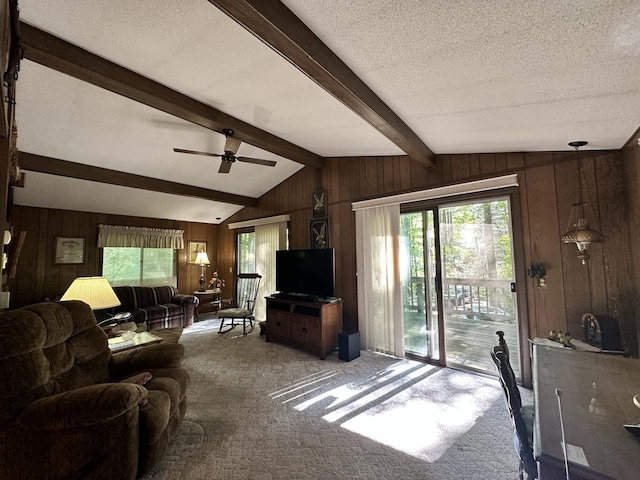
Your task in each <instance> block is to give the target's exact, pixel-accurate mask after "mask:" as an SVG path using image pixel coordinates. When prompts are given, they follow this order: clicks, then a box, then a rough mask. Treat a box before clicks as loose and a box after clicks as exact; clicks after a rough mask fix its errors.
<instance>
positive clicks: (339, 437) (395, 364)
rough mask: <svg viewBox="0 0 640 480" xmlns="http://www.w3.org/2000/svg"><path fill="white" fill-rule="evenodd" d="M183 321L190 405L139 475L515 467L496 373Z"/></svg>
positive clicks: (457, 474) (316, 475) (474, 475)
mask: <svg viewBox="0 0 640 480" xmlns="http://www.w3.org/2000/svg"><path fill="white" fill-rule="evenodd" d="M217 327H218V321H217V320H215V319H211V320H205V321H201V322H198V323H196V324H195V325H194V326H193V327H192V328H190V329H188V330H185V333H184V334H183V336H182V338H181V340H180V341H181V343H183V344H184V346H185V348H186V355H185V359H184V362H183V365H184V366H185V367H186V368H187V369H188V370H189V372H190V374H191V387H190V389H189V393H188V401H189V405H188V408H187V414H186V416H185V419H184V421H183V423H182V425H181V427H180V429H179V431H178V432H177V435H176V436H175V437H174V439H173V440H172V442H171V444H170V445H169V447H168V449H167V452H166V453H165V455H164V457H163V459H162V460H161V462H160V463H159V464H158V465H157V466H156V467H155V468H154V469H153V471H152V472H150V473H149V474H148V475H147V476H146V477H145V478H147V479H181V480H187V479H243V480H244V479H256V480H257V479H260V480H275V479H285V478H286V479H300V480H302V479H340V480H343V479H376V480H397V479H406V480H410V479H439V480H440V479H442V480H444V479H451V480H454V479H455V480H461V479H474V480H478V479H500V480H501V479H515V478H517V476H518V463H517V457H516V454H515V451H514V449H513V441H512V430H511V425H510V422H509V418H508V416H507V411H506V406H505V403H504V398H503V393H502V390H501V389H500V387H499V385H498V381H497V379H493V378H487V377H483V376H478V375H472V374H468V373H464V372H460V371H456V370H452V369H441V368H438V367H434V366H430V365H425V364H422V363H418V362H413V361H408V360H399V359H396V358H391V357H386V356H381V355H375V354H372V353H369V352H362V356H361V357H360V358H358V359H355V360H353V361H352V362H343V361H341V360H339V359H338V356H337V353H334V354H331V355H329V357H328V358H327V359H326V360H324V361H322V360H319V359H318V358H317V357H314V356H313V355H311V354H308V353H305V352H304V351H301V350H297V349H294V348H291V347H287V346H284V345H279V344H276V343H266V342H265V340H264V337H261V336H259V335H258V328H257V327H256V328H255V329H254V330H253V331H252V332H251V333H250V334H249V335H247V336H242V335H241V332H242V329H241V328H238V327H236V328H235V329H234V330H232V331H230V332H227V333H225V334H222V335H220V334H218V333H217Z"/></svg>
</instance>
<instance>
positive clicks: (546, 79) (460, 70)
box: [283, 0, 640, 153]
mask: <svg viewBox="0 0 640 480" xmlns="http://www.w3.org/2000/svg"><path fill="white" fill-rule="evenodd" d="M283 3H284V4H286V5H287V6H288V7H289V8H290V9H291V10H292V11H293V12H294V13H295V14H296V15H297V16H298V17H299V18H300V19H301V20H302V21H303V22H304V23H305V24H306V25H307V26H309V27H310V28H311V30H313V31H314V33H315V34H316V35H318V37H320V39H321V40H322V41H324V43H325V44H326V45H327V46H328V47H329V48H331V49H332V50H333V51H334V52H335V53H336V54H337V55H338V56H339V57H340V58H341V59H342V60H343V61H344V62H345V63H347V65H349V66H350V67H351V68H352V70H354V72H355V73H356V74H357V75H359V76H360V77H361V78H362V79H364V81H365V82H366V83H367V84H368V85H369V87H370V88H372V89H373V90H374V91H375V92H376V93H377V94H378V95H379V96H380V97H381V98H382V100H383V101H385V102H386V103H387V105H389V106H390V107H391V108H392V109H393V110H394V111H395V112H396V113H397V114H398V115H399V116H400V117H401V118H402V119H403V120H404V121H405V122H406V123H407V124H408V125H409V126H410V127H412V128H413V129H414V131H415V132H416V133H417V134H418V136H420V137H421V138H422V140H423V141H424V142H425V143H426V144H427V145H428V146H429V147H430V148H431V149H432V150H433V151H434V152H436V153H468V152H509V151H541V150H566V149H567V148H568V147H567V142H569V141H571V140H575V139H585V140H588V141H589V142H590V148H595V149H608V148H615V149H617V148H621V147H622V145H623V143H624V142H626V141H627V140H628V139H629V137H630V136H631V135H632V134H633V132H634V131H635V130H636V129H637V128H638V126H639V125H640V81H639V79H640V2H638V1H637V0H634V1H631V0H628V1H624V0H588V1H581V0H575V1H562V2H554V1H549V0H492V1H477V0H459V1H453V2H452V1H451V0H429V1H428V2H426V1H424V0H402V1H400V2H389V1H387V0H350V1H349V2H339V1H335V0H315V1H313V2H309V1H307V0H284V1H283Z"/></svg>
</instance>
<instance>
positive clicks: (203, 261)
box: [196, 252, 211, 292]
mask: <svg viewBox="0 0 640 480" xmlns="http://www.w3.org/2000/svg"><path fill="white" fill-rule="evenodd" d="M196 263H197V264H198V265H200V290H198V291H199V292H204V291H205V289H204V267H206V266H207V265H210V264H211V262H210V261H209V257H207V252H198V255H196Z"/></svg>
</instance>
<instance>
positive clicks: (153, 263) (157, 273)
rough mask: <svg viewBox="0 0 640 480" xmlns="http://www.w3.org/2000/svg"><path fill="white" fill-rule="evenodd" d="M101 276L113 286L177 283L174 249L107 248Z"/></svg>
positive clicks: (103, 257)
mask: <svg viewBox="0 0 640 480" xmlns="http://www.w3.org/2000/svg"><path fill="white" fill-rule="evenodd" d="M102 255H103V256H102V275H103V276H104V277H105V278H106V279H107V280H108V281H109V283H110V284H111V285H112V286H120V285H147V286H154V285H174V286H175V285H176V276H175V267H174V257H175V251H174V250H173V249H172V248H138V247H105V248H103V254H102Z"/></svg>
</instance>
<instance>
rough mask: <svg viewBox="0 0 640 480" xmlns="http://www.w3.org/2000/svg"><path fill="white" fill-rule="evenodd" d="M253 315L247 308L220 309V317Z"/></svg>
mask: <svg viewBox="0 0 640 480" xmlns="http://www.w3.org/2000/svg"><path fill="white" fill-rule="evenodd" d="M249 315H251V311H250V310H248V309H246V308H225V309H224V310H218V318H222V317H224V318H244V317H247V316H249Z"/></svg>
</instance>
